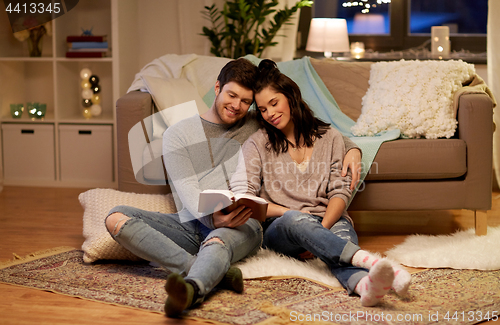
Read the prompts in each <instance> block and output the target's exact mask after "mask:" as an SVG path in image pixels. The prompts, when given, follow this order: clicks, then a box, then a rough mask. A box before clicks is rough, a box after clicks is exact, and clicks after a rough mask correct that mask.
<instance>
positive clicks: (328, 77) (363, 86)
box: [311, 58, 373, 121]
mask: <svg viewBox="0 0 500 325" xmlns="http://www.w3.org/2000/svg"><path fill="white" fill-rule="evenodd" d="M311 64H312V66H313V68H314V70H316V72H317V73H318V75H319V76H320V78H321V80H322V81H323V83H324V84H325V86H326V88H328V90H329V91H330V93H331V94H332V96H333V98H334V99H335V101H336V102H337V104H338V105H339V107H340V109H341V110H342V112H343V113H344V114H346V115H347V116H349V117H350V118H351V119H352V120H353V121H356V120H357V119H358V117H359V115H361V100H362V98H363V96H364V95H365V94H366V91H367V90H368V86H369V85H368V80H369V79H370V68H371V66H372V64H373V63H372V62H343V61H334V60H318V59H313V58H311Z"/></svg>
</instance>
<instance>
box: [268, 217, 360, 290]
mask: <svg viewBox="0 0 500 325" xmlns="http://www.w3.org/2000/svg"><path fill="white" fill-rule="evenodd" d="M322 220H323V218H322V217H319V216H315V215H311V214H308V213H303V212H300V211H293V210H291V211H287V212H285V214H283V216H281V217H279V218H276V219H275V220H274V221H272V223H271V224H270V225H269V226H268V227H267V229H266V230H265V231H264V241H263V246H264V247H265V248H268V249H272V250H274V251H276V252H279V253H282V254H284V255H287V256H291V257H295V258H298V256H299V254H301V253H304V252H305V251H310V252H311V253H313V254H314V256H316V257H319V258H320V259H321V260H322V261H323V262H325V263H326V264H327V265H328V267H329V268H330V270H331V272H332V273H333V275H335V277H336V278H337V279H338V280H339V282H340V283H341V284H342V286H343V287H344V288H346V289H347V292H348V293H349V294H352V293H353V292H354V289H355V288H356V285H357V284H358V282H359V280H361V278H363V277H364V276H366V275H367V274H368V270H367V269H364V268H360V267H355V266H353V265H352V264H351V259H352V256H353V255H354V253H356V252H357V251H358V250H359V249H360V247H359V246H358V245H357V244H358V236H357V235H356V232H355V231H354V228H353V226H352V224H351V222H349V220H347V219H346V218H344V217H342V218H340V219H339V221H337V222H336V223H335V224H334V225H333V226H332V228H331V229H326V228H325V227H323V226H322V225H321V221H322Z"/></svg>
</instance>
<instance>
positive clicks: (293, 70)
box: [203, 55, 400, 203]
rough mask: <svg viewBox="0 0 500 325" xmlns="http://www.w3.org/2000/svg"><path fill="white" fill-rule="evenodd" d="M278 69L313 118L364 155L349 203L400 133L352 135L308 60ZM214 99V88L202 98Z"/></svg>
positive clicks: (209, 102) (349, 122) (348, 123)
mask: <svg viewBox="0 0 500 325" xmlns="http://www.w3.org/2000/svg"><path fill="white" fill-rule="evenodd" d="M245 58H246V59H248V60H250V61H252V62H253V63H254V64H256V65H258V64H259V62H260V61H261V59H259V58H257V57H255V56H253V55H247V56H245ZM278 68H279V69H280V71H281V72H282V73H284V74H286V75H287V76H288V77H290V78H291V79H292V80H293V81H295V83H297V85H298V86H299V87H300V90H301V92H302V97H303V98H304V100H305V101H306V102H307V104H308V105H309V107H310V108H311V109H312V110H313V111H314V114H315V115H316V117H318V118H319V119H321V120H323V121H325V122H328V123H330V124H331V125H332V127H334V128H336V129H337V130H339V131H340V132H341V133H342V134H344V135H345V136H347V137H349V138H350V139H351V140H352V141H354V143H356V145H357V146H358V147H359V148H360V149H361V151H362V152H363V156H362V160H361V163H362V170H361V177H360V182H359V184H358V187H357V188H356V190H355V191H354V192H353V193H352V196H351V201H352V199H353V198H354V195H355V193H356V192H357V191H358V189H359V188H360V186H361V185H362V182H363V181H364V179H365V177H366V175H367V173H368V171H369V170H370V167H371V165H372V163H373V160H374V159H375V156H376V154H377V152H378V150H379V148H380V146H381V145H382V143H383V142H385V141H390V140H394V139H397V138H399V136H400V132H399V130H392V131H388V132H385V133H381V134H378V135H376V136H373V137H356V136H354V135H353V134H352V132H351V127H352V126H353V125H354V124H355V122H354V121H353V120H352V119H351V118H349V117H348V116H347V115H345V114H344V113H342V111H341V110H340V108H339V106H338V104H337V102H336V101H335V99H334V98H333V96H332V94H331V93H330V91H328V89H327V88H326V86H325V84H324V83H323V81H322V80H321V78H320V77H319V75H318V74H317V73H316V71H315V70H314V68H313V66H312V65H311V61H310V60H309V57H303V58H302V59H299V60H293V61H286V62H279V63H278ZM214 99H215V93H214V91H213V89H212V90H211V91H209V92H208V93H207V94H206V95H205V97H204V98H203V100H204V101H205V103H206V104H207V106H208V107H211V106H212V103H213V101H214ZM349 203H350V202H349Z"/></svg>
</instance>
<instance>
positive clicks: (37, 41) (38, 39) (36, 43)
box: [27, 26, 46, 57]
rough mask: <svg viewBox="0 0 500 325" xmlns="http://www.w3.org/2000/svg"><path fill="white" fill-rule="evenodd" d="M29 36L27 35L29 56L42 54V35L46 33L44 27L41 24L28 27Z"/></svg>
mask: <svg viewBox="0 0 500 325" xmlns="http://www.w3.org/2000/svg"><path fill="white" fill-rule="evenodd" d="M29 32H30V36H29V37H28V39H27V41H28V51H29V55H30V56H31V57H40V56H42V48H43V35H45V33H46V29H45V28H44V27H43V26H41V27H37V28H33V29H30V31H29Z"/></svg>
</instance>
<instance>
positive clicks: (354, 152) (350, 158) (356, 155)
mask: <svg viewBox="0 0 500 325" xmlns="http://www.w3.org/2000/svg"><path fill="white" fill-rule="evenodd" d="M349 168H350V169H351V172H352V180H351V186H350V188H351V191H352V190H354V189H355V188H356V185H358V182H359V179H360V177H361V152H360V151H359V150H358V149H351V150H349V151H348V152H347V154H346V155H345V157H344V163H343V164H342V176H343V177H345V176H347V170H348V169H349Z"/></svg>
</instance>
